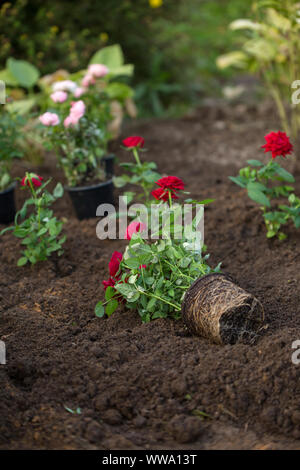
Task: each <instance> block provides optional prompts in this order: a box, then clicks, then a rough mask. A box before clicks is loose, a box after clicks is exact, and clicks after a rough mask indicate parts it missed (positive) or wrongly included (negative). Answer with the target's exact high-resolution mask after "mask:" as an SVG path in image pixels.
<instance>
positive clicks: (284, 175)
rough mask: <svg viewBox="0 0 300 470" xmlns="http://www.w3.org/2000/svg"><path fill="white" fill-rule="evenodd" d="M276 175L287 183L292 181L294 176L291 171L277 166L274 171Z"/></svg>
mask: <svg viewBox="0 0 300 470" xmlns="http://www.w3.org/2000/svg"><path fill="white" fill-rule="evenodd" d="M276 173H277V175H278V176H279V177H280V179H282V180H283V181H287V182H288V183H294V182H295V178H294V177H293V175H291V173H289V172H288V171H287V170H285V169H284V168H281V167H279V168H278V169H277V171H276Z"/></svg>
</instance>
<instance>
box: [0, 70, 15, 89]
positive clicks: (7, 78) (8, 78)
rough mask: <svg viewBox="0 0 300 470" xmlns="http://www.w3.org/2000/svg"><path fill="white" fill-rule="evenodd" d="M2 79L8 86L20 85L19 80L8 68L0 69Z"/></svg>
mask: <svg viewBox="0 0 300 470" xmlns="http://www.w3.org/2000/svg"><path fill="white" fill-rule="evenodd" d="M0 80H2V81H3V82H4V83H5V85H6V86H13V87H15V86H18V80H16V79H15V77H14V76H13V74H12V73H11V72H10V71H9V70H8V69H7V68H6V69H4V70H1V71H0Z"/></svg>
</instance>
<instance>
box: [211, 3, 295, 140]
mask: <svg viewBox="0 0 300 470" xmlns="http://www.w3.org/2000/svg"><path fill="white" fill-rule="evenodd" d="M251 10H252V14H251V17H250V18H249V19H237V20H235V21H233V22H232V23H231V24H230V25H229V29H230V30H231V31H239V32H241V31H242V32H243V37H242V38H241V36H239V43H238V45H239V48H238V49H237V50H234V51H231V52H229V53H227V54H224V55H221V56H220V57H219V58H218V59H217V64H218V66H219V68H220V69H221V70H225V69H228V68H236V69H239V70H246V71H247V72H250V73H252V74H256V75H258V76H259V77H260V78H261V79H262V81H263V83H264V85H265V90H266V91H267V92H268V93H270V95H271V96H272V98H273V100H274V102H275V103H276V106H277V110H278V114H279V117H280V119H281V122H282V127H283V129H284V130H285V132H286V133H287V134H288V135H290V136H292V137H293V138H294V139H295V138H296V137H297V135H298V131H299V128H300V108H299V106H297V104H298V103H299V99H298V98H297V96H298V95H299V92H297V90H293V89H294V88H295V89H297V88H299V87H300V81H298V83H297V82H296V80H297V79H300V41H299V34H300V3H299V1H296V0H260V1H253V2H252V9H251ZM294 91H295V98H296V100H297V102H295V103H294V104H293V103H292V106H291V105H290V104H291V98H292V94H293V92H294ZM287 105H289V106H287Z"/></svg>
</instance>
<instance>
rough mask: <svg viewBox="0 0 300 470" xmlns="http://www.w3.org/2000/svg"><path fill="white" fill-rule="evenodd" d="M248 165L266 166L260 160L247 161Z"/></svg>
mask: <svg viewBox="0 0 300 470" xmlns="http://www.w3.org/2000/svg"><path fill="white" fill-rule="evenodd" d="M247 163H249V165H252V166H264V164H263V163H262V162H260V161H259V160H247Z"/></svg>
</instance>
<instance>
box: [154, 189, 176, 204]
mask: <svg viewBox="0 0 300 470" xmlns="http://www.w3.org/2000/svg"><path fill="white" fill-rule="evenodd" d="M151 194H152V196H153V197H155V199H157V200H158V201H164V202H167V201H168V200H169V192H168V190H167V189H162V188H157V189H154V190H153V191H152V192H151ZM171 198H172V199H178V196H176V194H175V193H174V192H173V191H171Z"/></svg>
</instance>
